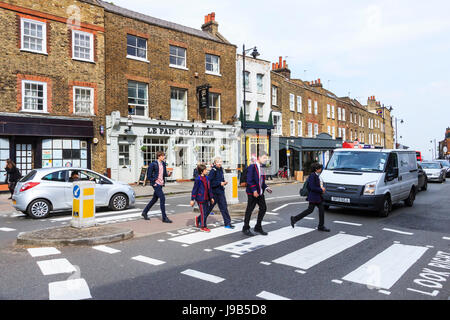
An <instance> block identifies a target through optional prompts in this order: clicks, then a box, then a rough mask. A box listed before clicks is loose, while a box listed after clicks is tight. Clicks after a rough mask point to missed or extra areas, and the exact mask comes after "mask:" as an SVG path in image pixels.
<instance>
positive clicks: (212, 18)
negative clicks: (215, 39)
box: [202, 12, 219, 35]
mask: <svg viewBox="0 0 450 320" xmlns="http://www.w3.org/2000/svg"><path fill="white" fill-rule="evenodd" d="M202 30H203V31H205V32H209V33H211V34H212V35H216V34H217V33H218V32H219V24H218V23H217V22H216V13H215V12H211V13H210V14H208V15H207V16H205V23H204V24H203V25H202Z"/></svg>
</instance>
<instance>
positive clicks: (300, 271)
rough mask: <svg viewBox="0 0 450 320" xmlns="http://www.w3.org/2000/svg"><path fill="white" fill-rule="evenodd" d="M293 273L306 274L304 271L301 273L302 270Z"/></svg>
mask: <svg viewBox="0 0 450 320" xmlns="http://www.w3.org/2000/svg"><path fill="white" fill-rule="evenodd" d="M295 272H297V273H300V274H305V273H306V271H303V270H295Z"/></svg>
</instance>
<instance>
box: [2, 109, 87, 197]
mask: <svg viewBox="0 0 450 320" xmlns="http://www.w3.org/2000/svg"><path fill="white" fill-rule="evenodd" d="M93 137H94V127H93V122H92V120H90V119H74V118H68V117H51V116H45V117H44V116H31V115H21V114H11V113H0V164H1V167H0V183H3V182H4V181H5V175H6V172H5V170H4V168H5V166H6V160H7V159H12V160H13V161H14V162H15V163H16V165H17V168H18V169H19V170H20V172H21V174H22V175H23V176H25V175H26V174H28V173H29V172H30V171H31V170H33V169H37V168H51V167H81V168H87V169H90V168H91V152H90V149H91V143H92V139H93ZM4 188H5V186H4V185H3V186H1V189H4Z"/></svg>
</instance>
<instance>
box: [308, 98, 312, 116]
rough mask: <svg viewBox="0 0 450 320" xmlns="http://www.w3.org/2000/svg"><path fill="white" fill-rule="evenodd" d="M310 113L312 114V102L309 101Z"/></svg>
mask: <svg viewBox="0 0 450 320" xmlns="http://www.w3.org/2000/svg"><path fill="white" fill-rule="evenodd" d="M308 113H312V100H311V99H308Z"/></svg>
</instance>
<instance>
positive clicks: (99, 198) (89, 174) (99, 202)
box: [80, 170, 110, 207]
mask: <svg viewBox="0 0 450 320" xmlns="http://www.w3.org/2000/svg"><path fill="white" fill-rule="evenodd" d="M80 180H81V181H92V182H95V206H96V207H103V206H107V205H108V202H109V197H108V191H109V188H110V185H108V184H102V183H100V182H101V181H102V177H101V176H100V175H99V174H97V173H95V172H93V171H90V170H82V171H80Z"/></svg>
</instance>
